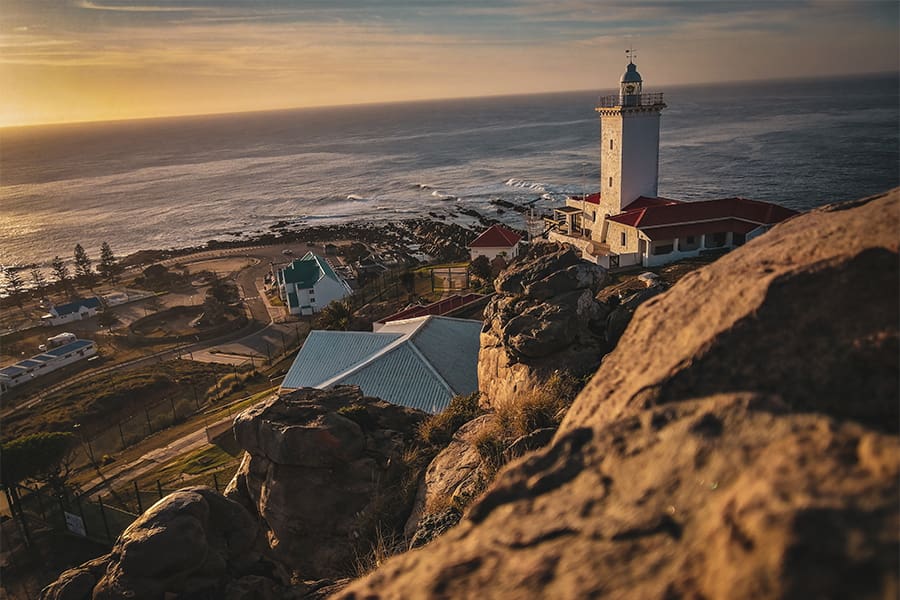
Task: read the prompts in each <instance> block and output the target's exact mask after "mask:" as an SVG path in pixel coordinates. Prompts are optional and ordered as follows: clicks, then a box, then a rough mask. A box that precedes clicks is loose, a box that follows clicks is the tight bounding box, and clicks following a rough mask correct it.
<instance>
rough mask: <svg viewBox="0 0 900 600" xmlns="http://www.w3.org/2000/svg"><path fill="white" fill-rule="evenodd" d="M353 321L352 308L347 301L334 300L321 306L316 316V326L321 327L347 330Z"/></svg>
mask: <svg viewBox="0 0 900 600" xmlns="http://www.w3.org/2000/svg"><path fill="white" fill-rule="evenodd" d="M352 323H353V309H352V308H351V307H350V303H349V302H344V301H341V300H335V301H334V302H332V303H330V304H329V305H328V306H326V307H325V308H323V309H322V310H321V311H320V312H319V315H318V316H317V317H316V326H317V327H321V328H322V329H332V330H337V331H347V330H349V329H350V325H351V324H352Z"/></svg>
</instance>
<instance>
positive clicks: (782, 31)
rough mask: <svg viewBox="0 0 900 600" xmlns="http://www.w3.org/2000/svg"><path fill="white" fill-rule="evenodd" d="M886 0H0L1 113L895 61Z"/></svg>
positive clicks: (570, 84)
mask: <svg viewBox="0 0 900 600" xmlns="http://www.w3.org/2000/svg"><path fill="white" fill-rule="evenodd" d="M897 13H898V5H897V3H896V2H895V1H893V0H888V1H884V2H866V1H846V2H843V1H821V2H820V1H808V2H799V1H798V2H772V3H768V2H752V3H751V2H670V3H658V2H651V1H643V2H642V1H630V2H616V1H603V2H584V1H580V0H565V1H562V2H551V3H548V2H531V1H528V0H510V1H504V2H496V3H495V2H491V3H484V2H465V1H463V2H446V3H445V2H430V3H421V4H416V3H407V2H379V3H371V2H363V1H361V0H356V1H347V0H342V1H336V2H309V1H303V2H291V1H289V0H280V1H270V0H266V1H249V0H237V1H222V0H219V1H207V0H159V1H155V2H147V3H140V2H129V1H126V0H116V1H107V0H98V1H89V0H75V1H73V0H65V1H63V2H57V1H51V0H41V1H35V0H6V1H5V2H4V3H3V10H2V11H0V88H2V89H3V94H2V99H0V125H20V124H32V123H48V122H66V121H84V120H105V119H122V118H134V117H151V116H164V115H178V114H198V113H216V112H233V111H234V112H236V111H246V110H265V109H274V108H288V107H300V106H314V105H335V104H357V103H366V102H380V101H392V100H409V99H420V98H442V97H459V96H481V95H493V94H509V93H527V92H543V91H560V90H571V89H594V88H598V89H599V88H605V87H606V86H607V85H608V83H609V82H610V81H615V80H616V78H617V76H618V74H619V72H620V71H621V68H622V62H623V59H624V53H623V49H624V48H625V47H626V46H627V44H628V43H630V42H631V43H633V44H634V45H635V47H636V48H637V50H638V56H639V60H640V63H641V66H642V71H645V72H646V73H648V74H650V73H652V81H651V85H666V84H669V85H672V84H676V83H701V82H710V81H731V80H743V79H766V78H790V77H811V76H819V75H832V74H841V73H860V72H883V71H896V70H897V69H898V51H900V50H898V35H897V22H898V16H897Z"/></svg>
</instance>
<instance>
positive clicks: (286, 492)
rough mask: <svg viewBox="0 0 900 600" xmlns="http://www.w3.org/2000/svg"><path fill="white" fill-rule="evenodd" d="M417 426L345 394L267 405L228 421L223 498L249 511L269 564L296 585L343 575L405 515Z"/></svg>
mask: <svg viewBox="0 0 900 600" xmlns="http://www.w3.org/2000/svg"><path fill="white" fill-rule="evenodd" d="M425 417H426V415H425V413H422V412H419V411H415V410H411V409H407V408H404V407H401V406H396V405H393V404H389V403H387V402H384V401H381V400H378V399H375V398H367V397H364V396H363V395H362V393H361V392H360V390H359V388H358V387H355V386H339V387H337V388H335V389H333V390H314V389H306V390H300V391H297V392H294V393H291V394H289V395H286V396H281V397H277V398H273V399H272V400H270V401H269V402H267V403H264V404H261V405H258V406H257V407H254V408H251V409H249V410H247V411H245V412H244V413H242V414H241V415H239V416H238V417H237V418H236V419H235V423H234V431H235V437H236V438H237V440H238V443H239V444H240V445H241V447H243V448H244V449H245V450H246V451H247V453H246V455H245V456H244V459H243V461H242V463H241V467H240V469H239V470H238V472H237V474H236V475H235V477H234V479H233V480H232V481H231V483H229V485H228V488H227V489H226V491H225V494H226V496H227V497H229V498H232V499H234V500H235V501H237V502H238V503H240V504H241V505H243V506H248V507H252V508H253V510H254V513H255V514H258V515H259V517H260V519H261V522H262V524H263V528H264V529H265V531H266V534H267V537H268V541H269V546H270V548H271V550H272V552H273V556H274V557H275V558H276V559H277V560H278V561H279V562H280V563H281V564H283V565H285V567H287V568H288V569H289V570H290V571H292V572H293V573H295V574H296V575H298V576H300V577H302V578H321V577H331V576H335V575H340V574H341V573H346V572H347V571H348V570H349V569H350V567H351V566H352V564H353V561H354V559H355V557H356V555H357V554H360V553H364V552H365V551H367V550H368V547H367V544H368V543H369V541H370V540H371V539H372V537H373V535H374V530H375V528H376V526H377V525H381V526H385V527H393V526H398V527H399V526H401V525H402V524H403V522H404V521H405V519H406V518H407V516H408V515H409V511H410V508H411V502H412V499H411V498H406V497H405V496H404V495H403V494H402V490H401V489H400V485H401V483H402V482H403V478H404V477H405V476H407V472H406V467H405V465H404V463H403V460H402V456H403V452H404V451H405V450H406V449H407V448H408V447H409V446H410V444H411V442H412V437H413V435H414V432H415V431H416V428H417V426H418V424H419V423H420V422H421V421H422V420H423V419H424V418H425Z"/></svg>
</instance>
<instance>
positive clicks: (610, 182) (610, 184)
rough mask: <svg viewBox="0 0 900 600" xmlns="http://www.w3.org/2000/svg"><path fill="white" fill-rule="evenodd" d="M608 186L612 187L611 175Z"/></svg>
mask: <svg viewBox="0 0 900 600" xmlns="http://www.w3.org/2000/svg"><path fill="white" fill-rule="evenodd" d="M609 187H612V177H610V178H609Z"/></svg>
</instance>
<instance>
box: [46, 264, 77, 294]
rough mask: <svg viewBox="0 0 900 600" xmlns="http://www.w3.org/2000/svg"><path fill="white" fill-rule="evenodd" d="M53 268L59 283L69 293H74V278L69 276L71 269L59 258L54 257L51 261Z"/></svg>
mask: <svg viewBox="0 0 900 600" xmlns="http://www.w3.org/2000/svg"><path fill="white" fill-rule="evenodd" d="M50 264H51V265H52V266H53V276H54V277H56V281H57V283H59V285H61V286H62V287H63V289H65V290H67V291H70V292H71V291H72V277H71V275H69V267H67V266H66V263H64V262H63V261H62V259H61V258H60V257H58V256H54V257H53V260H52V261H50Z"/></svg>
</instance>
